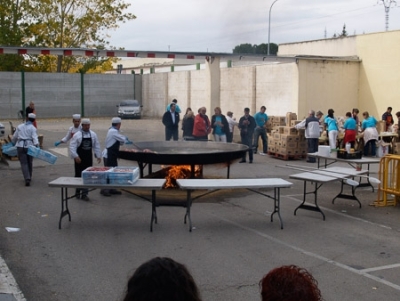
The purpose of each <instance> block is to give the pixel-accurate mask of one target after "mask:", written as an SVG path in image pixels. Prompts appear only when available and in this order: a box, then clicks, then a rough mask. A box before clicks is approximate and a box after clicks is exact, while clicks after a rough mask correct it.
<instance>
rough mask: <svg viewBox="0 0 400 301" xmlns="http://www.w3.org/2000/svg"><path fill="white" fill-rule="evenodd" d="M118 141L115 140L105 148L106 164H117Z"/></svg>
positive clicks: (111, 165) (112, 165)
mask: <svg viewBox="0 0 400 301" xmlns="http://www.w3.org/2000/svg"><path fill="white" fill-rule="evenodd" d="M119 145H120V142H119V141H115V143H114V144H113V145H111V147H109V148H107V163H106V166H110V167H114V166H118V161H117V159H118V152H119Z"/></svg>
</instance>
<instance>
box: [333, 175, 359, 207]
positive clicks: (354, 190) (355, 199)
mask: <svg viewBox="0 0 400 301" xmlns="http://www.w3.org/2000/svg"><path fill="white" fill-rule="evenodd" d="M344 185H345V183H344V180H341V187H340V192H339V194H338V195H337V196H335V197H334V198H333V200H332V204H334V203H335V199H337V198H340V199H346V200H354V201H357V203H358V205H359V206H360V208H361V203H360V201H359V200H358V198H357V197H356V195H355V192H356V188H357V187H354V186H351V195H348V194H344V193H343V187H344Z"/></svg>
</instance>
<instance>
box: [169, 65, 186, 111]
mask: <svg viewBox="0 0 400 301" xmlns="http://www.w3.org/2000/svg"><path fill="white" fill-rule="evenodd" d="M190 75H191V73H190V72H189V71H182V72H170V73H168V99H167V101H168V103H170V102H171V101H172V100H173V99H176V100H178V105H179V107H180V108H181V110H182V112H183V113H184V112H186V108H187V107H190V105H189V103H190V85H191V80H190Z"/></svg>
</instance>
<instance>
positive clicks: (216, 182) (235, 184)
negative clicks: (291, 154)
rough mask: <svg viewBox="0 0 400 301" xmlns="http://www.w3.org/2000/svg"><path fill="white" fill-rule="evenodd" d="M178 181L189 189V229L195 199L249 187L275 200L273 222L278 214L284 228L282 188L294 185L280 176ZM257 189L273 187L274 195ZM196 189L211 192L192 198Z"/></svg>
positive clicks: (181, 186) (184, 187) (190, 227)
mask: <svg viewBox="0 0 400 301" xmlns="http://www.w3.org/2000/svg"><path fill="white" fill-rule="evenodd" d="M176 182H177V183H178V185H179V188H180V189H183V190H186V191H187V198H186V214H185V218H184V223H185V224H186V218H187V219H188V220H189V231H190V232H191V231H192V220H191V217H190V208H191V207H192V202H193V200H194V199H197V198H199V197H202V196H204V195H206V194H209V193H211V192H213V191H217V190H221V189H247V190H250V191H252V192H255V193H258V194H260V195H263V196H265V197H268V198H271V199H273V200H274V211H273V212H272V214H271V222H272V221H273V216H274V214H275V213H276V214H278V217H279V221H280V225H281V229H283V221H282V217H281V214H280V189H281V188H289V187H291V186H292V185H293V183H290V182H288V181H286V180H283V179H279V178H257V179H178V180H176ZM256 189H272V190H273V195H268V194H265V193H263V192H261V191H259V190H256ZM194 190H210V192H207V193H204V194H202V195H199V196H197V197H196V198H192V191H194Z"/></svg>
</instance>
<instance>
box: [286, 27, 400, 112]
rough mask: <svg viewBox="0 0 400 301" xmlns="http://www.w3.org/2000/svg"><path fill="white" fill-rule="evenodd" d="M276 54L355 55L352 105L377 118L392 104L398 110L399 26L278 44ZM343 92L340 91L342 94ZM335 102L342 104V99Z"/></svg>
mask: <svg viewBox="0 0 400 301" xmlns="http://www.w3.org/2000/svg"><path fill="white" fill-rule="evenodd" d="M279 55H320V56H358V57H359V59H360V60H361V64H360V69H359V73H358V80H359V83H358V88H359V93H358V97H357V104H356V105H355V107H358V109H359V110H360V112H363V111H368V112H369V113H370V115H373V116H375V117H376V118H377V119H380V118H381V116H382V114H383V113H384V112H385V111H386V108H387V107H388V106H391V107H393V111H394V112H396V111H400V106H398V105H397V104H398V100H399V95H400V85H399V83H400V72H399V70H400V31H399V30H395V31H387V32H378V33H372V34H364V35H357V36H351V37H346V38H338V39H325V40H317V41H309V42H299V43H290V44H281V45H279ZM352 74H353V73H352ZM303 76H304V75H301V80H304V77H303ZM348 78H349V79H350V77H348ZM301 86H303V85H301ZM317 88H318V87H317ZM335 93H336V92H335ZM344 96H345V95H341V97H342V98H343V97H344ZM345 101H346V100H345ZM335 106H336V103H335ZM337 106H338V107H340V106H342V101H339V102H338V104H337ZM348 107H350V105H349V106H348Z"/></svg>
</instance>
